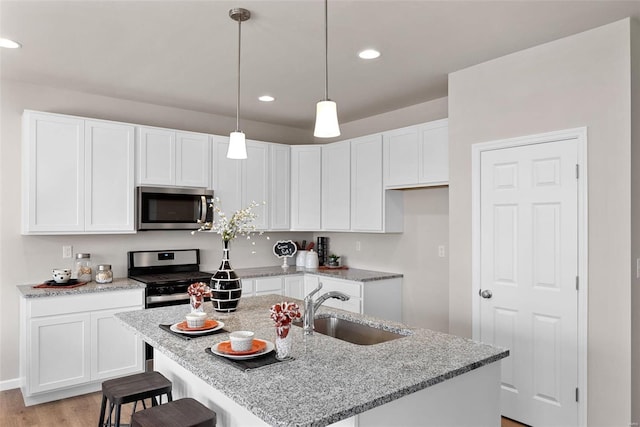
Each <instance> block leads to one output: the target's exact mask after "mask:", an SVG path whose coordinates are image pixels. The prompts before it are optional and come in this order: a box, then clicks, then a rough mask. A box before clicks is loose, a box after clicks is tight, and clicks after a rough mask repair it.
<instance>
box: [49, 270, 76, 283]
mask: <svg viewBox="0 0 640 427" xmlns="http://www.w3.org/2000/svg"><path fill="white" fill-rule="evenodd" d="M52 273H53V274H52V275H51V277H53V280H54V281H55V282H56V283H67V282H68V281H69V279H71V269H70V268H54V269H53V271H52Z"/></svg>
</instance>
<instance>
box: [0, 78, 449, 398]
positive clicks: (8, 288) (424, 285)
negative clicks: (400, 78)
mask: <svg viewBox="0 0 640 427" xmlns="http://www.w3.org/2000/svg"><path fill="white" fill-rule="evenodd" d="M0 90H1V94H2V96H1V100H0V388H2V387H3V381H9V382H11V380H13V379H15V378H17V377H18V330H17V328H16V327H15V325H16V320H15V319H17V318H18V298H19V296H18V293H17V290H16V285H19V284H27V283H35V282H39V281H42V280H46V279H47V278H48V276H49V272H50V269H51V268H54V267H58V266H63V265H65V263H69V265H70V263H71V261H72V260H64V259H62V245H73V248H74V252H76V253H77V252H89V253H91V254H92V261H93V262H94V263H96V264H97V263H109V264H112V265H113V269H114V275H115V276H121V277H122V276H125V275H126V252H127V251H129V250H145V249H166V248H175V249H179V248H193V247H198V248H200V249H202V263H203V269H207V270H211V269H215V268H217V266H218V263H219V259H220V256H221V244H220V242H219V241H218V240H217V239H216V238H213V236H210V235H195V236H191V235H190V234H189V233H188V232H180V231H159V232H146V233H138V234H136V235H106V236H22V235H20V209H19V206H20V178H19V177H20V176H21V168H20V162H21V160H20V149H21V128H20V123H21V116H22V111H23V110H24V109H33V110H39V111H49V112H56V113H62V114H72V115H80V116H84V117H94V118H100V119H106V120H116V121H124V122H130V123H138V124H147V125H152V126H162V127H169V128H175V129H185V130H190V131H198V132H206V133H213V134H222V135H224V134H227V133H228V131H229V129H232V128H234V126H235V121H234V120H233V119H230V118H225V117H220V116H213V115H209V114H203V113H199V112H194V111H187V110H180V109H176V108H168V107H162V106H157V105H151V104H145V103H139V102H133V101H127V100H122V99H116V98H109V97H104V96H96V95H90V94H85V93H80V92H73V91H68V90H61V89H55V88H50V87H42V86H34V85H29V84H24V83H19V82H14V81H7V80H2V81H1V85H0ZM446 114H447V103H446V98H445V99H440V100H436V101H432V102H429V103H424V104H419V105H416V106H413V107H409V108H406V109H402V110H398V111H396V112H391V113H387V114H381V115H379V116H375V117H371V118H367V119H363V120H358V121H354V122H351V123H346V124H343V125H342V131H343V137H341V139H346V138H352V137H356V136H361V135H366V134H371V133H375V132H378V131H381V130H387V129H393V128H397V127H402V126H407V125H410V124H417V123H422V122H426V121H430V120H435V119H440V118H444V117H446ZM243 123H244V125H243V127H244V130H245V132H246V133H247V136H248V137H249V138H252V139H258V140H264V141H273V142H284V143H290V144H300V143H311V142H313V138H312V135H311V131H308V132H307V131H304V130H300V129H290V128H284V127H281V126H272V125H268V124H265V123H256V122H249V121H245V122H243ZM447 206H448V201H447V190H446V188H444V189H442V188H440V189H428V190H412V191H408V192H407V193H406V194H405V212H406V216H407V220H406V223H405V230H407V231H406V232H405V233H404V234H402V235H393V236H386V235H354V234H344V235H341V236H340V238H339V239H336V240H335V242H334V241H333V240H332V243H335V244H336V245H338V244H339V245H340V246H337V247H335V250H336V251H340V253H342V254H345V255H346V256H347V259H349V260H350V265H351V266H352V267H358V268H371V269H375V270H386V271H392V272H396V271H397V272H401V273H404V274H406V275H407V279H406V280H405V286H404V289H405V291H404V294H405V309H406V310H407V313H408V315H407V321H409V322H411V323H413V324H415V325H418V326H426V327H433V328H434V329H439V330H446V329H447V318H448V313H447V296H448V293H447V292H446V283H447V272H448V269H447V264H446V261H447V260H448V258H437V249H436V246H437V244H445V245H446V244H447V241H446V234H447V233H446V230H447V226H446V223H447ZM7 207H10V208H7ZM16 207H18V209H16ZM423 233H424V234H425V235H424V236H421V234H423ZM358 236H362V238H361V240H362V241H363V248H364V250H363V252H361V253H358V254H355V253H353V252H354V250H353V248H354V246H355V243H354V242H355V241H356V240H358V239H360V237H358ZM270 237H271V240H269V241H267V240H266V239H265V238H264V237H256V238H254V241H255V242H256V246H253V245H251V244H250V242H247V241H246V240H243V239H238V240H236V241H235V242H233V244H232V246H231V259H232V266H233V267H234V268H243V267H254V266H265V265H276V264H279V263H280V261H279V260H277V259H276V258H275V257H274V256H273V255H272V252H271V248H272V244H273V242H274V240H277V239H285V238H293V239H295V240H302V239H307V240H310V239H311V237H312V235H311V234H310V233H271V235H270ZM390 245H401V246H402V248H400V249H398V248H397V247H396V249H395V250H392V251H391V252H389V255H388V256H379V255H380V254H382V253H383V251H384V250H386V249H388V248H389V247H390ZM341 247H344V250H343V249H341ZM367 248H368V249H367ZM374 248H378V249H375V250H374ZM370 250H371V251H372V252H367V251H370ZM254 251H255V253H253V252H254ZM352 255H353V256H352ZM369 257H371V258H369ZM414 287H415V289H414ZM11 384H13V383H11ZM11 384H8V385H11ZM15 385H17V384H15Z"/></svg>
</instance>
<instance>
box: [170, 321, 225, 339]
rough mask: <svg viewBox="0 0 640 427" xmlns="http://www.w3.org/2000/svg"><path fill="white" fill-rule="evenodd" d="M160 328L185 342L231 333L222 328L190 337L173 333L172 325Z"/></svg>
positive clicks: (190, 335)
mask: <svg viewBox="0 0 640 427" xmlns="http://www.w3.org/2000/svg"><path fill="white" fill-rule="evenodd" d="M159 326H160V329H162V330H164V331H167V332H169V333H170V334H173V335H175V336H177V337H180V338H182V339H183V340H185V341H189V340H190V339H192V338H200V337H205V336H208V335H215V334H219V333H222V332H229V331H227V330H226V329H224V328H221V329H217V330H215V331H204V332H201V333H199V334H189V335H185V334H181V333H179V332H176V331H172V330H171V325H163V324H162V323H161V324H160V325H159Z"/></svg>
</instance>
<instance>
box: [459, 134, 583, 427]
mask: <svg viewBox="0 0 640 427" xmlns="http://www.w3.org/2000/svg"><path fill="white" fill-rule="evenodd" d="M572 139H573V140H576V141H577V145H578V165H579V166H580V179H579V180H578V276H579V277H580V291H579V292H578V388H579V389H580V401H579V402H578V425H579V426H582V425H588V422H587V396H588V394H587V391H588V389H587V348H588V347H587V338H588V335H587V331H588V328H587V326H588V312H587V311H588V294H589V291H588V289H589V272H588V265H589V259H588V254H589V251H588V249H589V242H588V237H589V233H588V211H589V210H588V204H587V195H588V191H587V190H588V182H587V176H588V173H587V128H586V127H581V128H574V129H566V130H561V131H555V132H547V133H541V134H536V135H527V136H522V137H517V138H509V139H502V140H497V141H490V142H483V143H479V144H473V145H472V146H471V180H472V183H471V241H472V250H471V252H472V255H471V298H472V303H471V307H472V315H471V320H472V334H473V339H474V340H479V337H480V296H479V291H480V155H481V154H482V152H483V151H490V150H500V149H504V148H512V147H519V146H524V145H533V144H543V143H545V142H555V141H563V140H572Z"/></svg>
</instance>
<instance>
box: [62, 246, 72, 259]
mask: <svg viewBox="0 0 640 427" xmlns="http://www.w3.org/2000/svg"><path fill="white" fill-rule="evenodd" d="M72 255H73V246H70V245H69V246H63V247H62V258H71V256H72Z"/></svg>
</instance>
